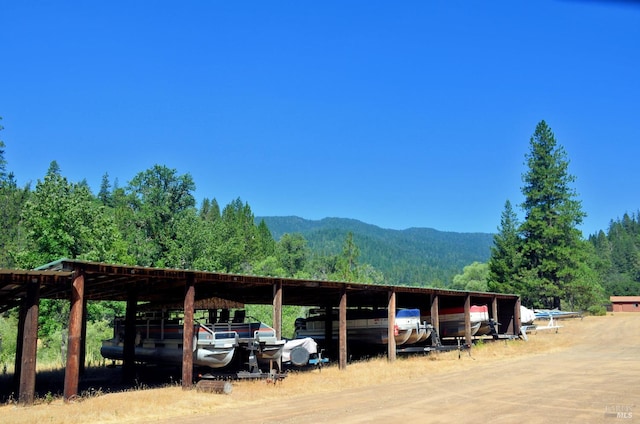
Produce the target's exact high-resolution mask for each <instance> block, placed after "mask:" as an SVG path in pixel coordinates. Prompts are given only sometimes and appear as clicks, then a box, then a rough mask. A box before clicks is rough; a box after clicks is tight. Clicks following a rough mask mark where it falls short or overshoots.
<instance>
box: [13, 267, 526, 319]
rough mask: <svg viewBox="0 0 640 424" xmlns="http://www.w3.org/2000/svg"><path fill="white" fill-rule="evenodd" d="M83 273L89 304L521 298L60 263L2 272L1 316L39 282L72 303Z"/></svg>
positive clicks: (43, 291) (43, 294)
mask: <svg viewBox="0 0 640 424" xmlns="http://www.w3.org/2000/svg"><path fill="white" fill-rule="evenodd" d="M79 270H82V272H83V274H84V276H85V277H84V278H85V293H84V296H85V298H86V299H87V300H122V301H125V300H127V298H128V294H129V292H130V290H132V289H135V291H136V297H137V299H138V300H139V301H147V302H152V303H166V302H175V301H179V300H181V299H183V298H184V290H185V282H186V281H187V279H193V282H194V285H195V297H196V300H202V299H209V298H220V299H226V300H229V301H232V302H237V303H244V304H270V303H271V302H272V301H273V285H274V284H275V283H277V282H280V283H281V284H282V288H283V304H286V305H299V306H322V305H335V304H337V302H338V301H339V297H340V293H341V291H342V290H343V289H345V290H346V292H347V293H348V295H349V306H382V305H386V302H387V296H388V293H389V291H392V290H393V291H394V292H395V293H396V294H397V295H398V296H399V298H398V300H399V304H400V305H402V306H403V307H415V306H419V305H420V304H421V303H422V300H423V298H424V297H426V296H428V295H431V294H438V295H443V296H444V297H452V298H456V297H458V296H460V297H465V296H467V295H470V296H471V297H473V298H476V299H477V298H486V299H492V298H498V299H510V300H514V299H516V298H517V296H516V295H508V294H499V293H485V292H465V291H457V290H444V289H435V288H422V287H407V286H389V285H371V284H362V283H353V282H339V281H325V280H311V279H293V278H278V277H264V276H255V275H241V274H227V273H218V272H209V271H197V270H185V269H170V268H150V267H142V266H128V265H114V264H106V263H99V262H89V261H80V260H69V259H61V260H58V261H55V262H52V263H50V264H46V265H43V266H41V267H39V268H37V269H34V270H15V269H0V312H2V311H6V310H8V309H11V308H12V307H15V306H18V305H19V304H20V300H21V299H24V298H25V296H26V291H27V284H26V283H28V282H38V281H39V282H40V287H41V288H40V298H47V299H69V298H70V297H71V290H72V282H73V278H74V276H75V273H76V272H78V271H79Z"/></svg>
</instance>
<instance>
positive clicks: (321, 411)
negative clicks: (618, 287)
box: [180, 314, 640, 424]
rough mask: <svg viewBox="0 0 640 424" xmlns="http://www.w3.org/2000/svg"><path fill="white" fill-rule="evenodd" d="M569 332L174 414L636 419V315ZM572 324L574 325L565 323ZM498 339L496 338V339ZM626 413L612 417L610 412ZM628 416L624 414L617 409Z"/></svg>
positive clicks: (269, 419) (348, 422)
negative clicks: (291, 393)
mask: <svg viewBox="0 0 640 424" xmlns="http://www.w3.org/2000/svg"><path fill="white" fill-rule="evenodd" d="M561 324H564V325H567V326H569V325H571V326H572V329H573V330H574V331H573V332H571V333H569V334H567V335H566V336H565V335H564V328H561V329H560V330H559V332H558V334H555V333H554V334H543V332H542V331H539V332H538V333H537V334H535V335H531V337H530V339H531V340H530V342H533V341H534V339H535V338H541V337H544V338H550V337H555V338H557V339H558V341H559V342H561V341H562V338H563V336H565V337H567V338H568V337H569V336H571V338H572V339H573V342H572V343H571V344H570V346H569V347H566V348H560V350H559V351H547V352H543V353H537V354H531V355H526V354H525V355H522V356H518V357H515V358H514V357H510V358H505V359H504V360H495V359H496V358H492V359H493V360H483V359H484V358H481V357H479V358H478V359H477V360H475V361H474V360H473V359H472V358H473V356H474V353H473V352H472V354H471V358H469V357H465V355H463V357H462V358H461V359H460V360H461V361H464V365H465V366H463V367H462V369H456V370H446V371H445V370H443V371H442V372H438V371H437V370H436V372H433V371H431V370H430V372H421V371H420V369H416V377H415V378H412V379H400V380H398V381H391V382H388V383H383V384H372V385H369V386H366V387H358V388H354V389H351V388H345V389H343V390H338V391H335V392H332V393H322V394H320V395H318V394H312V395H305V396H299V397H293V398H288V399H281V400H279V401H269V402H268V403H261V402H256V403H255V404H254V405H251V406H250V407H247V408H243V409H240V410H234V411H233V415H232V420H231V419H230V418H231V417H229V416H225V415H223V416H220V415H218V414H211V415H208V416H206V417H193V418H191V419H189V420H184V419H181V420H180V422H182V423H193V424H195V423H206V422H211V421H213V420H215V421H220V419H222V420H223V421H224V420H227V419H229V421H235V422H242V423H333V422H340V423H343V424H355V423H369V422H381V423H382V422H384V423H402V422H404V423H407V422H431V423H440V422H442V423H451V422H471V421H473V422H492V423H514V422H527V423H549V422H562V423H566V422H580V423H585V422H609V423H612V422H616V421H619V420H621V421H625V422H626V421H631V422H632V421H633V420H634V415H633V414H634V413H635V414H637V416H636V417H635V420H636V421H640V315H630V314H626V315H622V314H616V316H608V317H588V318H585V319H584V320H582V321H573V322H567V323H561ZM575 330H577V331H575ZM498 343H501V342H498ZM615 411H618V412H627V413H630V414H631V416H630V418H622V417H621V418H618V415H617V412H615ZM627 417H629V415H627Z"/></svg>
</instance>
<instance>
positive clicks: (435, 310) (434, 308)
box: [431, 293, 440, 346]
mask: <svg viewBox="0 0 640 424" xmlns="http://www.w3.org/2000/svg"><path fill="white" fill-rule="evenodd" d="M439 309H440V297H438V295H437V294H435V293H432V294H431V325H432V326H433V329H434V330H435V331H437V332H438V335H440V311H439ZM436 344H437V341H436V338H435V337H431V345H432V346H435V345H436Z"/></svg>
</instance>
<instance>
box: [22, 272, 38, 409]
mask: <svg viewBox="0 0 640 424" xmlns="http://www.w3.org/2000/svg"><path fill="white" fill-rule="evenodd" d="M25 301H26V304H25V308H26V309H25V310H26V314H25V317H24V320H23V322H22V325H23V330H22V332H21V333H22V340H23V341H22V355H21V366H20V389H19V390H20V391H19V395H18V401H19V403H20V404H21V405H31V404H33V399H34V396H35V392H36V354H37V350H38V347H37V345H38V307H39V302H40V281H39V280H35V281H32V282H30V283H28V285H27V298H26V299H25Z"/></svg>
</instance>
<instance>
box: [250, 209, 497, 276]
mask: <svg viewBox="0 0 640 424" xmlns="http://www.w3.org/2000/svg"><path fill="white" fill-rule="evenodd" d="M262 220H264V222H265V224H266V225H267V227H268V228H269V230H270V231H271V234H272V236H273V238H274V239H275V240H278V239H280V237H281V236H282V235H283V234H292V233H299V234H302V235H303V236H304V238H305V239H306V240H307V242H308V246H309V248H310V249H311V251H312V252H314V253H317V254H325V255H326V254H338V253H340V250H341V249H342V246H343V244H344V240H345V236H346V235H347V234H348V233H352V234H353V240H354V242H355V244H356V245H357V246H358V248H359V249H360V257H359V259H358V261H359V262H360V263H367V264H370V265H372V266H373V267H374V268H375V269H377V270H378V271H380V272H382V273H383V274H384V282H385V283H386V284H402V285H418V286H436V287H443V286H448V285H449V284H450V283H451V280H452V278H453V276H454V275H456V274H458V273H460V272H462V269H463V267H464V266H466V265H469V264H470V263H472V262H474V261H478V262H486V261H487V260H488V258H489V255H490V250H491V246H492V244H493V235H492V234H487V233H456V232H445V231H438V230H435V229H432V228H409V229H406V230H392V229H384V228H380V227H378V226H376V225H372V224H367V223H364V222H361V221H358V220H355V219H347V218H324V219H321V220H307V219H304V218H300V217H297V216H280V217H279V216H265V217H256V222H260V221H262Z"/></svg>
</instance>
